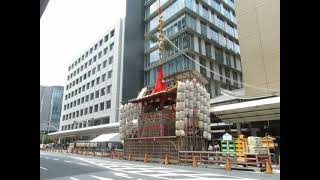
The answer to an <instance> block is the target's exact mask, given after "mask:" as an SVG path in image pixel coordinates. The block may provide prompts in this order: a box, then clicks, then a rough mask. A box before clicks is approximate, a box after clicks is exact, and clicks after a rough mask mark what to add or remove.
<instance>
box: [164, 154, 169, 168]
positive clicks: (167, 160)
mask: <svg viewBox="0 0 320 180" xmlns="http://www.w3.org/2000/svg"><path fill="white" fill-rule="evenodd" d="M164 164H165V165H168V164H169V159H168V154H166V157H165V158H164Z"/></svg>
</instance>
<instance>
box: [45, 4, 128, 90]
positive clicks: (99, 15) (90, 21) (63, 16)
mask: <svg viewBox="0 0 320 180" xmlns="http://www.w3.org/2000/svg"><path fill="white" fill-rule="evenodd" d="M124 16H125V0H50V1H49V3H48V5H47V8H46V10H45V11H44V13H43V15H42V17H41V19H40V84H41V85H44V86H54V85H61V86H64V85H65V83H66V80H67V72H68V67H69V65H71V63H73V62H74V61H75V60H76V59H77V58H78V57H79V56H80V55H82V53H83V52H84V51H85V50H87V48H89V47H90V46H91V45H92V44H93V43H94V42H95V41H96V40H98V38H99V37H100V36H102V35H104V33H105V32H106V30H107V29H108V27H110V26H112V24H114V22H115V21H117V20H118V19H119V18H121V17H122V18H123V17H124Z"/></svg>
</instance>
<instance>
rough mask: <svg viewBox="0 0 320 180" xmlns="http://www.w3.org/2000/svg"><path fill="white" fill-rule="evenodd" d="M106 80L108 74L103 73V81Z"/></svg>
mask: <svg viewBox="0 0 320 180" xmlns="http://www.w3.org/2000/svg"><path fill="white" fill-rule="evenodd" d="M105 80H106V74H103V75H102V82H104V81H105Z"/></svg>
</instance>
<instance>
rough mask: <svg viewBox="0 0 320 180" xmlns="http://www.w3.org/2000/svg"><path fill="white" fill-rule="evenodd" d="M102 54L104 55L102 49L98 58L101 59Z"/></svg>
mask: <svg viewBox="0 0 320 180" xmlns="http://www.w3.org/2000/svg"><path fill="white" fill-rule="evenodd" d="M101 56H102V51H100V52H99V54H98V59H100V58H101Z"/></svg>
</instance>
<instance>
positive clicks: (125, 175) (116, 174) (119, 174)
mask: <svg viewBox="0 0 320 180" xmlns="http://www.w3.org/2000/svg"><path fill="white" fill-rule="evenodd" d="M113 174H114V175H115V176H120V177H124V178H128V179H132V177H130V176H128V174H124V173H113Z"/></svg>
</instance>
